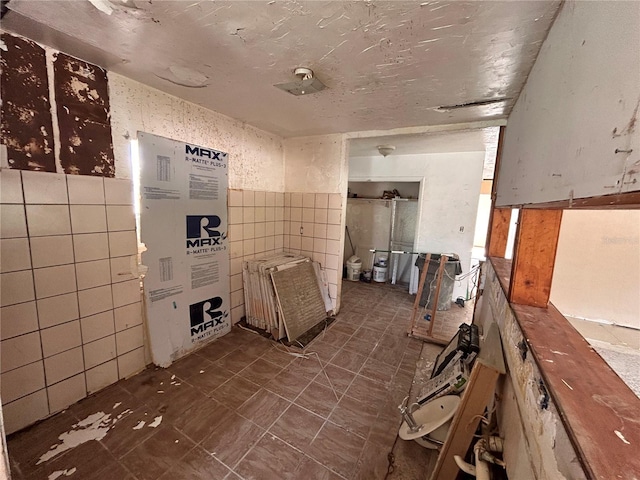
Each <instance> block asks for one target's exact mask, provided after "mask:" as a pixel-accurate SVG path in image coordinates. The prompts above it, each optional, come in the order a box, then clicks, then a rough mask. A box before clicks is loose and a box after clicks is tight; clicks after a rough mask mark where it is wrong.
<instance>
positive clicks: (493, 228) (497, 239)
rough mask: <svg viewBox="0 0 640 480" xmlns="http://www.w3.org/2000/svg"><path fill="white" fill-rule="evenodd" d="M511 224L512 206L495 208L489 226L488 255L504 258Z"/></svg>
mask: <svg viewBox="0 0 640 480" xmlns="http://www.w3.org/2000/svg"><path fill="white" fill-rule="evenodd" d="M510 224H511V208H494V209H493V215H491V225H490V226H489V238H488V241H489V243H488V245H487V250H488V256H490V257H499V258H504V256H505V253H506V251H507V238H508V237H509V226H510Z"/></svg>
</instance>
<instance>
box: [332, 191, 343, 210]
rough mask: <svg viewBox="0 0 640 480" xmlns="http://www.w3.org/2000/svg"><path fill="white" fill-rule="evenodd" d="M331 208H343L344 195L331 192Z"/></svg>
mask: <svg viewBox="0 0 640 480" xmlns="http://www.w3.org/2000/svg"><path fill="white" fill-rule="evenodd" d="M329 208H338V209H339V208H342V196H341V195H340V194H339V193H330V194H329Z"/></svg>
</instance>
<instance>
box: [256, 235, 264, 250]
mask: <svg viewBox="0 0 640 480" xmlns="http://www.w3.org/2000/svg"><path fill="white" fill-rule="evenodd" d="M264 251H265V241H264V237H260V238H256V240H255V253H264Z"/></svg>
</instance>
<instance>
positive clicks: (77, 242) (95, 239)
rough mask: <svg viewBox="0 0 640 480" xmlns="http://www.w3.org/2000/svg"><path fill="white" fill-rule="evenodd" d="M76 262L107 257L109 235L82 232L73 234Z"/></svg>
mask: <svg viewBox="0 0 640 480" xmlns="http://www.w3.org/2000/svg"><path fill="white" fill-rule="evenodd" d="M73 249H74V252H75V256H76V262H88V261H91V260H101V259H103V258H109V237H108V234H107V233H83V234H80V235H74V236H73Z"/></svg>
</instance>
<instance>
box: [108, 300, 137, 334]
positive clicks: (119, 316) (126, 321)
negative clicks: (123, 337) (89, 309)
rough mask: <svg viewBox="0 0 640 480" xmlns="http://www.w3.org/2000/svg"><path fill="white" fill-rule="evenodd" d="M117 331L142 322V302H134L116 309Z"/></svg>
mask: <svg viewBox="0 0 640 480" xmlns="http://www.w3.org/2000/svg"><path fill="white" fill-rule="evenodd" d="M114 315H115V325H116V331H117V332H120V331H122V330H126V329H127V328H131V327H135V326H136V325H141V324H142V304H141V303H132V304H130V305H125V306H124V307H118V308H116V309H115V310H114Z"/></svg>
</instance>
